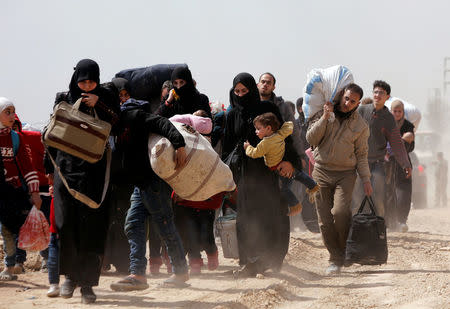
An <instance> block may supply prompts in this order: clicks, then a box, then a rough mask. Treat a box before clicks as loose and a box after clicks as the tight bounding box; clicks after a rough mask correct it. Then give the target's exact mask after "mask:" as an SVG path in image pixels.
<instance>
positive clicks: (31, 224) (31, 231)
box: [17, 206, 50, 251]
mask: <svg viewBox="0 0 450 309" xmlns="http://www.w3.org/2000/svg"><path fill="white" fill-rule="evenodd" d="M49 242H50V227H49V225H48V222H47V219H46V218H45V215H44V213H43V212H42V211H40V210H38V209H37V208H36V207H35V206H33V207H32V208H31V210H30V212H29V213H28V216H27V219H26V220H25V223H24V224H23V225H22V227H21V228H20V231H19V240H18V244H17V246H18V247H19V248H20V249H23V250H27V251H42V250H44V249H46V248H47V247H48V244H49Z"/></svg>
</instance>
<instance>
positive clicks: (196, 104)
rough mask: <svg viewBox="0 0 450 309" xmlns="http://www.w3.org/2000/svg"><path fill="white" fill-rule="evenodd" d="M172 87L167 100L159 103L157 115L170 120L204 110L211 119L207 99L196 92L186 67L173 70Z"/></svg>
mask: <svg viewBox="0 0 450 309" xmlns="http://www.w3.org/2000/svg"><path fill="white" fill-rule="evenodd" d="M171 81H172V84H173V86H174V88H173V91H175V95H174V93H173V91H171V92H170V93H169V97H168V98H167V100H165V101H164V102H162V103H161V106H160V108H159V109H158V112H157V113H158V114H159V115H161V116H163V117H165V118H170V117H172V116H174V115H180V114H193V113H194V112H196V111H198V110H204V111H205V112H206V113H207V114H208V117H209V118H212V115H211V108H210V106H209V99H208V97H207V96H206V95H204V94H203V93H200V92H198V90H197V89H196V88H195V84H194V80H193V79H192V74H191V71H190V70H189V68H188V67H186V66H180V67H177V68H175V70H173V72H172V77H171Z"/></svg>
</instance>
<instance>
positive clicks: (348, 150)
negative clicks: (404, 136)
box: [306, 84, 372, 274]
mask: <svg viewBox="0 0 450 309" xmlns="http://www.w3.org/2000/svg"><path fill="white" fill-rule="evenodd" d="M362 96H363V90H362V89H361V87H359V86H358V85H356V84H350V85H348V86H347V87H345V89H344V90H343V93H342V96H341V97H340V98H338V100H337V102H335V106H334V107H333V104H332V103H331V102H328V103H326V104H325V105H324V109H323V114H322V115H321V116H320V115H318V116H320V118H319V117H314V118H315V119H316V120H314V119H312V123H311V124H310V127H309V129H308V132H307V133H306V139H307V140H308V142H309V143H310V144H311V146H312V147H313V148H314V159H315V161H316V163H315V166H314V171H313V173H312V176H313V178H314V180H315V181H316V182H317V183H318V185H319V186H320V190H319V192H317V193H316V195H315V203H316V208H317V215H318V218H319V226H320V231H321V233H322V238H323V242H324V244H325V246H326V248H327V249H328V252H329V253H330V259H329V261H330V265H329V266H328V268H327V270H326V273H327V274H337V273H339V272H340V269H341V267H342V266H343V265H344V258H345V244H346V240H347V236H348V232H349V229H350V224H351V202H352V192H353V187H354V185H355V181H356V171H357V172H358V174H359V176H360V177H361V179H362V180H363V183H364V191H365V193H366V194H367V195H371V194H372V186H371V184H370V171H369V164H368V161H367V153H368V145H367V139H368V137H369V128H368V126H367V124H366V122H365V121H364V120H363V119H362V117H361V116H360V115H359V113H357V112H355V110H356V108H357V107H358V105H359V104H360V100H361V98H362ZM333 110H334V114H335V116H336V117H335V118H334V119H333V118H332V117H330V116H331V114H332V113H333Z"/></svg>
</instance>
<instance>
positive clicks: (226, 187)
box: [148, 122, 236, 201]
mask: <svg viewBox="0 0 450 309" xmlns="http://www.w3.org/2000/svg"><path fill="white" fill-rule="evenodd" d="M173 125H174V126H175V127H176V128H177V129H178V131H179V132H180V133H181V134H182V135H183V137H184V140H185V142H186V146H185V149H186V154H187V162H186V165H185V166H184V167H183V168H181V169H178V170H175V162H174V157H175V149H174V148H173V146H172V144H171V143H170V141H169V140H168V139H167V138H164V137H162V136H160V135H157V134H150V136H149V139H148V153H149V157H150V164H151V166H152V169H153V171H154V172H155V173H156V174H157V175H158V176H159V177H160V178H161V179H163V180H164V181H165V182H167V183H168V184H169V185H170V186H171V187H172V189H173V190H174V191H175V192H176V194H177V195H178V196H179V197H181V198H183V199H185V200H189V201H204V200H206V199H208V198H210V197H211V196H213V195H215V194H217V193H219V192H224V191H233V190H234V189H235V188H236V185H235V183H234V181H233V175H232V173H231V171H230V169H229V168H228V166H227V165H225V163H223V162H222V160H220V157H219V155H218V154H217V153H216V152H215V151H214V149H213V148H212V146H211V144H210V143H209V141H208V140H207V139H206V138H204V137H203V136H202V135H201V134H200V133H198V132H197V131H195V130H194V129H193V128H191V127H190V126H188V125H185V124H181V123H177V122H173Z"/></svg>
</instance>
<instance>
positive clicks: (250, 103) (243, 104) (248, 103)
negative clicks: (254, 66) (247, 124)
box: [230, 73, 261, 116]
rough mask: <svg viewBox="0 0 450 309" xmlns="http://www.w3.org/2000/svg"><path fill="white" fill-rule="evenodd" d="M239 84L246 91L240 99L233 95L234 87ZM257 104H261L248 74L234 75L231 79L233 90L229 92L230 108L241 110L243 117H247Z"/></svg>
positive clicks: (253, 80) (253, 81) (255, 87)
mask: <svg viewBox="0 0 450 309" xmlns="http://www.w3.org/2000/svg"><path fill="white" fill-rule="evenodd" d="M239 83H241V84H242V85H244V86H245V87H246V88H247V89H248V92H247V93H246V94H245V95H243V96H241V97H240V96H237V95H236V94H235V93H234V88H236V85H237V84H239ZM259 103H261V99H260V97H259V91H258V87H257V86H256V82H255V79H254V78H253V76H252V75H251V74H249V73H239V74H238V75H236V77H235V78H234V79H233V88H231V90H230V104H231V106H233V107H234V108H238V109H239V110H241V112H242V113H243V114H244V116H249V115H251V112H252V110H254V109H255V107H256V106H257V104H259Z"/></svg>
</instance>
